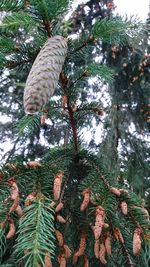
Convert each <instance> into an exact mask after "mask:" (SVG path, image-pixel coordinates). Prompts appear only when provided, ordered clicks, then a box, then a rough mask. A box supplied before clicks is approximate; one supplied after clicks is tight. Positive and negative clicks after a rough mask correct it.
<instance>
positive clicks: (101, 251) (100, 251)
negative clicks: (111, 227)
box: [99, 243, 107, 264]
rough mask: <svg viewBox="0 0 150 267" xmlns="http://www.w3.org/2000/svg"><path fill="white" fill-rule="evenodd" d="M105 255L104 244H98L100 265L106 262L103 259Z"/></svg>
mask: <svg viewBox="0 0 150 267" xmlns="http://www.w3.org/2000/svg"><path fill="white" fill-rule="evenodd" d="M105 253H106V249H105V246H104V244H103V243H102V244H100V250H99V259H100V262H101V263H102V264H106V263H107V261H106V259H105Z"/></svg>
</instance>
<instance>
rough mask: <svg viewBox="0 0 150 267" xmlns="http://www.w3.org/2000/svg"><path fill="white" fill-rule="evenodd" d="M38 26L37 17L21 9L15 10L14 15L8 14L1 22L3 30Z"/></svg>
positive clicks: (0, 25) (0, 26) (14, 30)
mask: <svg viewBox="0 0 150 267" xmlns="http://www.w3.org/2000/svg"><path fill="white" fill-rule="evenodd" d="M35 26H37V22H36V21H35V19H34V18H33V17H32V16H30V15H29V14H28V13H26V12H23V11H20V12H14V13H13V14H12V15H8V16H6V17H5V18H4V19H3V21H2V23H1V24H0V30H1V31H2V32H6V33H7V32H10V31H12V32H16V31H18V29H19V28H21V27H22V28H24V29H25V30H30V29H31V28H34V27H35Z"/></svg>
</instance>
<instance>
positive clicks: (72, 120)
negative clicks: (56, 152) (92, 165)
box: [60, 72, 78, 155]
mask: <svg viewBox="0 0 150 267" xmlns="http://www.w3.org/2000/svg"><path fill="white" fill-rule="evenodd" d="M60 81H61V84H62V88H63V91H64V92H66V90H67V84H68V78H67V76H65V75H64V73H63V72H61V74H60ZM67 110H68V114H69V120H70V125H71V128H72V133H73V140H74V148H75V153H76V155H77V154H78V137H77V128H76V122H75V118H74V112H73V110H72V107H71V105H70V101H69V98H68V99H67Z"/></svg>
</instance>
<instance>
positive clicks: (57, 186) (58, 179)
mask: <svg viewBox="0 0 150 267" xmlns="http://www.w3.org/2000/svg"><path fill="white" fill-rule="evenodd" d="M63 176H64V172H59V173H58V174H56V175H55V177H54V185H53V195H54V200H58V199H59V197H60V192H61V184H62V178H63Z"/></svg>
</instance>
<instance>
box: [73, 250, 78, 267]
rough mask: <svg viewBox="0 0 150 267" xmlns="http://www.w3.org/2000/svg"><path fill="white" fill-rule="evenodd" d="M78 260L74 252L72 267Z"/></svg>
mask: <svg viewBox="0 0 150 267" xmlns="http://www.w3.org/2000/svg"><path fill="white" fill-rule="evenodd" d="M78 258H79V255H78V252H76V253H75V254H74V255H73V265H76V264H77V262H78Z"/></svg>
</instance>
